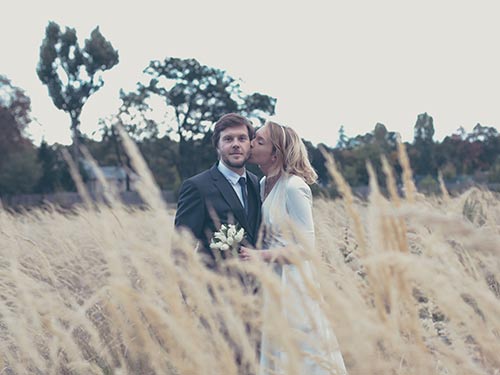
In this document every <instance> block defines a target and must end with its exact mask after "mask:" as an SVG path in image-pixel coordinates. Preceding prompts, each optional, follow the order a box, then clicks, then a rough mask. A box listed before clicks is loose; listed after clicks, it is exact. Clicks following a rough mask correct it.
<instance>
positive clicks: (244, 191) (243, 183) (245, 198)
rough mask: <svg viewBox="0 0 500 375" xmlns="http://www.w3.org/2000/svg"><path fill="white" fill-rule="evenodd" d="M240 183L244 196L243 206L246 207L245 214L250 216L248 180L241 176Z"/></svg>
mask: <svg viewBox="0 0 500 375" xmlns="http://www.w3.org/2000/svg"><path fill="white" fill-rule="evenodd" d="M238 183H239V184H240V186H241V196H242V197H243V207H244V208H245V214H246V215H247V216H248V195H247V180H246V178H245V177H240V179H239V180H238Z"/></svg>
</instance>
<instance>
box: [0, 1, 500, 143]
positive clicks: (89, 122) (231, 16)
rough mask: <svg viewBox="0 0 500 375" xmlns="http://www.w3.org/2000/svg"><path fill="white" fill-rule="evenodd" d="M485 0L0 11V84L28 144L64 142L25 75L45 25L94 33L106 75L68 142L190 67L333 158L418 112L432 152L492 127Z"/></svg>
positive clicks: (494, 74)
mask: <svg viewBox="0 0 500 375" xmlns="http://www.w3.org/2000/svg"><path fill="white" fill-rule="evenodd" d="M498 10H499V7H498V5H496V2H495V1H484V0H476V1H458V0H455V1H441V0H434V1H427V0H421V1H404V0H394V1H391V0H377V1H373V0H367V1H352V0H351V1H336V0H330V1H328V0H325V1H316V0H308V1H291V0H288V1H287V0H283V1H281V0H280V1H273V0H267V1H260V0H253V1H238V0H232V1H230V0H227V1H219V0H217V1H212V0H204V1H186V0H182V1H181V0H176V1H171V0H163V1H151V0H142V1H140V2H135V1H134V2H127V1H114V0H100V1H95V0H86V1H70V0H64V1H49V0H46V1H38V0H37V1H21V0H18V1H15V2H14V1H7V0H5V1H2V22H0V43H1V44H0V45H1V48H2V54H1V57H0V74H4V75H6V76H7V77H8V78H10V79H11V80H12V82H13V84H14V85H16V86H19V87H21V88H23V89H24V90H25V91H26V93H27V94H28V96H30V98H31V100H32V113H33V115H34V116H35V117H36V118H37V119H38V121H39V124H34V125H33V126H32V127H31V128H30V133H31V134H32V137H33V139H34V140H35V141H36V142H39V140H40V139H41V137H42V136H44V137H45V139H46V140H47V141H48V142H49V143H53V142H61V143H69V142H70V131H69V123H70V120H69V116H68V115H67V114H66V113H64V112H61V111H59V110H57V109H56V108H55V106H54V105H53V103H52V101H51V99H50V98H49V96H48V93H47V88H46V87H45V86H43V85H42V83H41V82H40V81H39V79H38V77H37V75H36V70H35V69H36V64H37V62H38V53H39V47H40V45H41V42H42V40H43V38H44V33H45V27H46V26H47V24H48V22H49V20H53V21H55V22H57V23H58V24H60V25H61V26H71V27H74V28H76V30H77V35H78V37H79V40H80V42H82V43H83V41H84V40H85V39H86V38H87V37H88V36H89V35H90V32H91V30H92V29H94V28H95V27H96V26H100V30H101V32H102V34H103V35H104V36H105V37H106V38H107V39H108V40H110V41H111V43H112V44H113V46H114V47H115V48H116V49H118V51H119V55H120V63H119V64H118V65H117V66H116V67H114V68H113V69H112V70H110V71H108V72H106V73H105V74H104V76H103V77H104V80H105V85H104V87H103V88H102V89H101V90H100V91H99V92H98V93H96V94H94V95H93V96H92V97H91V98H90V100H89V101H88V102H87V104H86V105H85V107H84V109H83V113H82V116H81V121H82V131H83V132H85V133H87V134H91V133H92V132H94V131H97V130H98V123H97V122H98V119H99V118H101V117H106V116H108V115H110V114H113V113H115V112H116V110H117V108H118V105H119V99H118V98H119V90H120V88H123V89H125V90H126V91H130V90H132V89H133V88H134V87H135V83H136V82H137V81H138V80H140V79H141V77H143V75H142V70H143V69H144V68H145V67H146V66H147V65H148V63H149V61H151V60H153V59H161V60H163V59H164V58H165V57H166V56H173V57H181V58H188V57H193V58H196V59H197V60H198V61H200V62H201V63H202V64H205V65H210V66H213V67H217V68H220V69H223V70H226V71H227V72H228V74H230V75H231V76H233V77H234V78H239V79H241V80H243V81H244V83H245V89H246V90H248V91H251V92H253V91H258V92H261V93H265V94H268V95H271V96H274V97H276V98H277V99H278V102H277V108H276V109H277V116H276V118H275V119H276V120H278V121H281V122H282V123H284V124H287V125H290V126H292V127H294V128H295V129H296V130H297V131H298V132H299V134H300V135H301V136H302V137H303V138H306V139H308V140H311V141H312V142H314V143H318V142H323V143H326V144H329V145H332V146H333V145H335V143H336V141H337V138H338V137H337V136H338V129H339V127H340V126H341V125H344V127H345V130H346V133H347V135H348V136H354V135H356V134H361V133H363V134H364V133H366V132H368V131H371V130H372V129H373V128H374V126H375V124H376V123H377V122H381V123H383V124H385V125H386V126H387V128H388V129H389V130H393V131H398V132H400V133H401V135H402V137H403V139H404V140H411V139H412V138H413V126H414V124H415V121H416V117H417V115H418V114H419V113H422V112H428V113H429V114H430V115H432V116H433V117H434V125H435V129H436V135H435V138H436V140H441V139H442V138H443V137H444V136H446V135H449V134H451V133H452V132H454V131H455V130H456V129H457V128H458V127H460V126H463V127H464V128H465V129H466V130H467V131H470V130H471V129H472V128H473V126H474V125H475V124H476V123H478V122H479V123H481V124H482V125H487V126H494V127H497V129H498V126H499V124H500V53H499V50H500V22H498V14H499V11H498Z"/></svg>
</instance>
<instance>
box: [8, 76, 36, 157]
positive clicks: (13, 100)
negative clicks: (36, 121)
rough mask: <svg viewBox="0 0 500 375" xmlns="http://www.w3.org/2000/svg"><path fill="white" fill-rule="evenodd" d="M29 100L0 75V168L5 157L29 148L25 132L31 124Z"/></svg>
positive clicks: (20, 90) (29, 143) (22, 92)
mask: <svg viewBox="0 0 500 375" xmlns="http://www.w3.org/2000/svg"><path fill="white" fill-rule="evenodd" d="M30 112H31V100H30V98H29V97H28V96H27V95H26V94H25V93H24V91H23V90H22V89H20V88H19V87H16V86H14V85H12V83H11V81H10V80H9V79H8V78H7V77H5V76H2V75H0V151H1V155H2V157H1V158H0V166H1V165H2V163H5V157H6V156H7V154H10V153H12V152H15V151H19V150H21V149H22V148H25V147H29V146H31V142H30V140H29V139H28V138H27V137H26V136H25V130H26V127H27V126H28V124H29V123H30V122H31V115H30Z"/></svg>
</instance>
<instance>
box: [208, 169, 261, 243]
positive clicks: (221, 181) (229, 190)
mask: <svg viewBox="0 0 500 375" xmlns="http://www.w3.org/2000/svg"><path fill="white" fill-rule="evenodd" d="M210 173H211V175H212V179H213V181H214V184H215V186H216V187H217V189H219V191H220V192H221V195H222V197H223V198H224V200H225V201H226V202H227V204H229V206H230V207H231V210H232V212H233V214H234V217H235V219H236V220H237V221H238V223H240V225H241V226H242V227H243V228H245V231H246V232H247V233H249V234H250V235H252V237H253V232H252V230H251V229H252V228H250V226H249V225H248V221H247V218H246V215H245V210H244V208H243V206H242V205H241V202H240V200H239V198H238V196H237V195H236V192H235V191H234V189H233V187H232V186H231V185H230V183H229V181H228V180H227V179H226V177H224V175H223V174H222V173H221V172H220V171H219V169H218V168H217V165H215V166H213V167H212V169H211V170H210Z"/></svg>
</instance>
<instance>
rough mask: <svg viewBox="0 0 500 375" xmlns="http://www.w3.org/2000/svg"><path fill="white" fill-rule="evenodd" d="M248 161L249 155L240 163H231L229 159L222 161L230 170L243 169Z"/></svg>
mask: <svg viewBox="0 0 500 375" xmlns="http://www.w3.org/2000/svg"><path fill="white" fill-rule="evenodd" d="M248 159H250V154H248V155H247V156H246V158H245V159H244V160H242V161H236V162H231V160H230V159H229V157H227V158H225V159H223V161H224V163H225V164H226V165H227V166H228V167H231V168H243V167H244V166H245V164H246V163H247V162H248Z"/></svg>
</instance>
